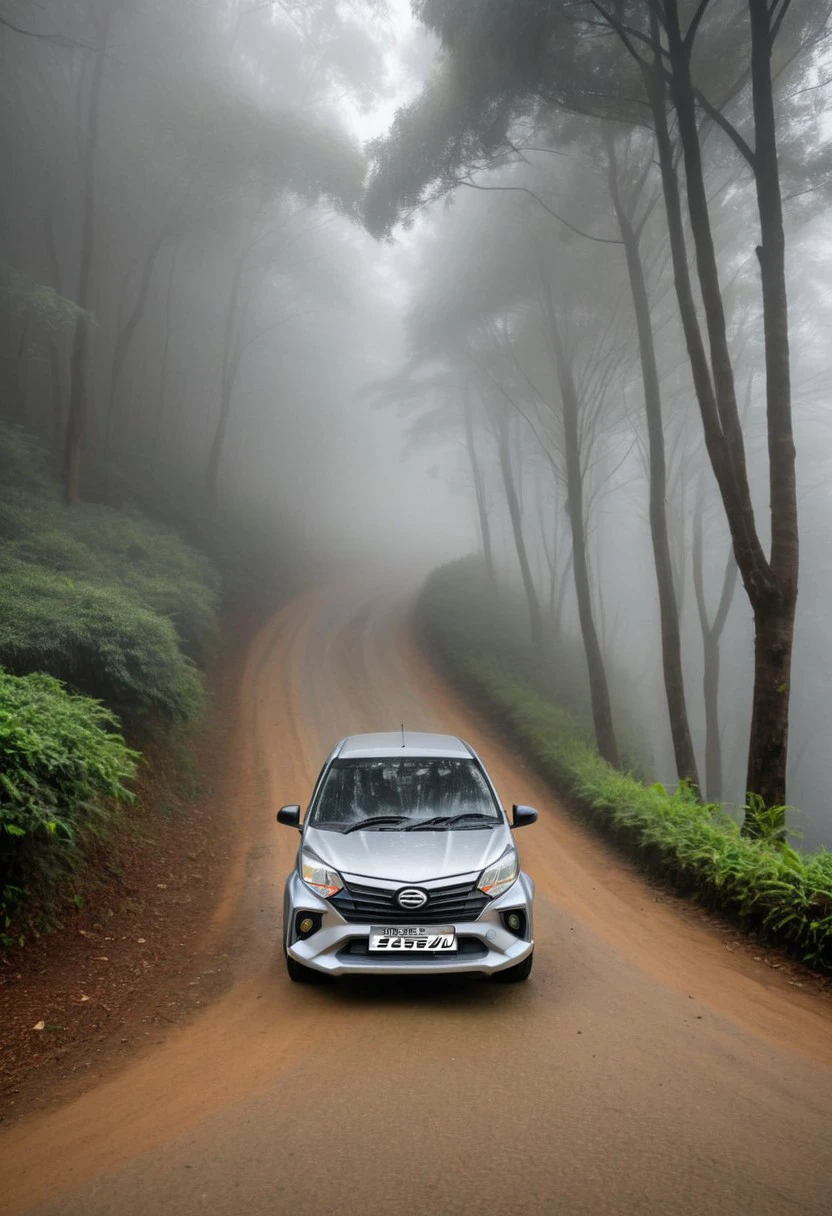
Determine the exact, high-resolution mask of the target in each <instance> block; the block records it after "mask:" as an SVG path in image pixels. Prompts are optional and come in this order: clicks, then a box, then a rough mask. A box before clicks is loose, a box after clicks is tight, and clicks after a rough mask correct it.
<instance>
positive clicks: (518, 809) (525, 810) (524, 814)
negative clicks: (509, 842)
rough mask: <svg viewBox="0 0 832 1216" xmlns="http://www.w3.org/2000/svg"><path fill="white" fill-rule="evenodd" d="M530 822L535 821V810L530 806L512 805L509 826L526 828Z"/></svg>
mask: <svg viewBox="0 0 832 1216" xmlns="http://www.w3.org/2000/svg"><path fill="white" fill-rule="evenodd" d="M530 823H537V811H536V810H535V809H534V807H532V806H513V807H512V808H511V826H512V829H514V828H527V827H528V826H529V824H530Z"/></svg>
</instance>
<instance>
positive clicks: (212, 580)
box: [0, 425, 219, 719]
mask: <svg viewBox="0 0 832 1216" xmlns="http://www.w3.org/2000/svg"><path fill="white" fill-rule="evenodd" d="M0 479H2V480H0V548H1V549H2V556H0V662H2V663H4V664H5V665H6V666H7V667H8V668H9V669H10V670H12V671H14V672H16V673H18V674H25V673H26V672H30V671H36V670H42V669H45V670H47V671H50V672H51V673H52V674H54V675H56V676H58V677H59V678H61V679H63V680H65V681H67V682H68V683H69V684H71V685H72V686H73V687H74V688H76V689H78V690H80V691H82V692H85V693H88V694H89V695H91V696H95V697H98V698H100V699H101V700H103V701H105V702H106V703H107V704H109V705H111V706H112V707H113V708H115V709H117V710H118V711H119V713H121V714H123V715H135V714H136V713H137V712H141V713H143V712H148V711H158V712H162V713H164V714H165V715H167V716H168V717H170V718H175V719H187V718H190V717H192V716H193V714H194V713H195V712H196V710H197V708H198V706H199V703H200V680H199V677H198V674H197V671H196V668H195V666H194V660H197V661H198V660H201V659H203V658H204V657H205V656H206V654H207V653H208V652H209V650H210V647H211V645H212V644H213V642H214V641H215V639H216V633H217V608H218V602H219V579H218V576H217V574H216V572H215V571H214V568H213V567H212V566H211V564H210V562H209V561H208V560H207V559H206V558H205V557H203V556H202V555H201V554H200V553H198V552H197V551H196V550H195V549H193V548H192V547H191V546H189V545H187V544H186V543H185V542H184V541H183V540H182V538H181V537H180V536H178V535H177V533H175V532H174V531H172V530H171V529H169V528H165V527H163V526H162V525H160V524H157V523H154V522H153V521H151V520H149V519H147V518H146V517H145V516H143V515H140V514H139V513H138V512H135V511H117V510H114V509H113V508H110V507H104V506H100V505H96V504H83V505H81V506H79V507H76V508H73V509H72V510H71V511H70V510H67V509H66V508H65V507H64V506H63V505H62V503H61V501H60V496H59V493H58V488H57V485H56V483H55V481H54V479H53V478H52V477H51V475H50V471H49V467H48V464H47V461H46V458H45V457H44V455H43V454H42V453H41V452H40V451H39V450H38V449H37V448H36V447H35V446H34V445H33V444H32V443H31V442H30V441H28V440H27V439H26V438H25V436H23V435H22V433H21V432H20V431H19V430H16V429H15V428H12V427H8V426H2V425H0Z"/></svg>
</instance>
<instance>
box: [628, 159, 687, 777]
mask: <svg viewBox="0 0 832 1216" xmlns="http://www.w3.org/2000/svg"><path fill="white" fill-rule="evenodd" d="M608 153H609V174H608V184H609V191H610V196H611V198H612V202H613V207H614V208H615V213H616V217H617V219H618V225H619V229H620V231H621V239H622V241H623V242H624V253H625V256H626V260H627V273H628V275H629V280H630V292H631V294H632V297H633V310H634V312H635V318H636V331H637V333H638V347H639V358H640V361H641V376H642V383H643V386H644V412H645V417H646V420H647V441H648V448H649V478H648V480H649V498H650V537H651V540H652V542H653V564H654V567H655V571H656V585H657V587H658V593H659V618H660V622H661V643H662V671H663V674H664V690H665V697H666V699H667V712H668V717H669V719H670V734H671V738H672V740H673V754H674V758H675V761H676V774H677V776H678V777H679V779H680V780H682V781H687V782H690V784H692V785H693V786H695V787H696V788H698V787H699V774H698V772H697V768H696V753H695V751H694V747H693V739H692V738H691V733H690V723H689V721H688V709H687V703H686V700H685V684H684V675H683V670H682V639H681V634H680V631H679V610H678V604H677V600H676V591H675V588H674V585H673V562H672V560H671V556H670V542H669V539H668V530H667V501H666V500H667V465H666V460H665V447H664V425H663V422H662V401H661V391H660V388H659V370H658V366H657V363H656V347H655V342H654V338H653V323H652V320H651V317H650V304H649V301H648V297H647V283H646V281H645V277H644V265H643V263H642V260H641V251H640V249H639V234H638V233H637V232H636V231H635V229H634V227H633V224H632V222H631V220H630V216H629V215H628V214H627V211H626V209H625V207H624V204H623V201H622V198H621V194H620V189H619V182H618V166H617V164H616V159H615V147H614V144H613V142H612V140H611V139H610V141H609V143H608Z"/></svg>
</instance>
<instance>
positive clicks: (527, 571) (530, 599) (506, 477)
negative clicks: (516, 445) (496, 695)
mask: <svg viewBox="0 0 832 1216" xmlns="http://www.w3.org/2000/svg"><path fill="white" fill-rule="evenodd" d="M497 451H498V454H499V457H500V472H501V473H502V476H503V488H504V490H505V495H506V505H507V506H508V514H509V519H510V521H511V531H512V536H513V537H514V547H515V549H516V550H517V560H518V561H519V563H520V574H521V577H522V579H523V589H524V591H525V592H526V602H527V603H528V606H529V626H530V630H531V639H532V642H533V643H534V645H535V646H542V645H543V618H542V616H541V612H540V603H539V601H538V598H537V589H536V588H535V585H534V578H533V576H532V568H531V565H530V563H529V555H528V551H527V549H526V540H525V537H524V536H523V519H522V516H521V513H520V500H519V498H518V496H517V486H516V484H515V481H514V472H513V470H512V463H511V446H510V443H509V431H508V414H507V412H506V411H505V410H504V409H501V410H499V412H498V415H497Z"/></svg>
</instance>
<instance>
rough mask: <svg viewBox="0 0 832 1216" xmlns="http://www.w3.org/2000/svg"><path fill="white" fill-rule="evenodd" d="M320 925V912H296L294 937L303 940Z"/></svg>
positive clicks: (316, 930) (315, 931)
mask: <svg viewBox="0 0 832 1216" xmlns="http://www.w3.org/2000/svg"><path fill="white" fill-rule="evenodd" d="M320 927H321V914H320V912H298V913H297V914H296V916H295V937H296V938H298V939H299V940H300V941H303V940H304V939H305V938H307V937H311V936H312V934H313V933H317V932H318V930H319V929H320Z"/></svg>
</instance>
